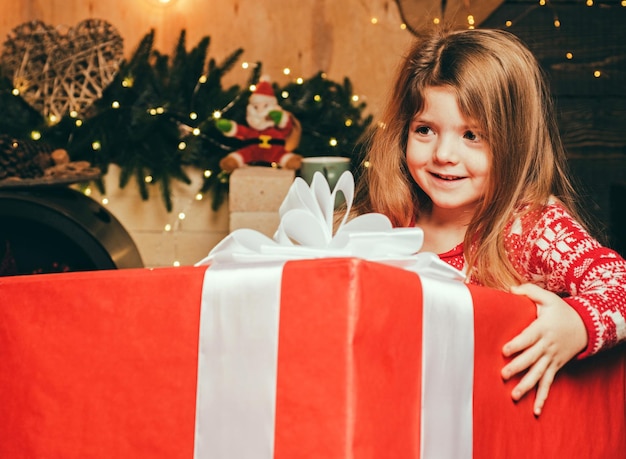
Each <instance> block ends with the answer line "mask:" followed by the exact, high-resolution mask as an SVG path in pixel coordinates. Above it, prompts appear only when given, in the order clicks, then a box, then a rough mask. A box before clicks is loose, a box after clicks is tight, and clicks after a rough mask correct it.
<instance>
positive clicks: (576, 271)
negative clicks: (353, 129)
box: [355, 29, 626, 416]
mask: <svg viewBox="0 0 626 459" xmlns="http://www.w3.org/2000/svg"><path fill="white" fill-rule="evenodd" d="M393 88H394V90H393V91H392V94H391V97H390V100H389V102H388V104H387V107H386V109H385V111H384V113H383V116H382V120H381V123H380V124H379V125H378V126H377V128H376V129H375V132H373V133H372V135H371V137H370V138H369V139H368V152H367V154H366V157H365V161H367V162H364V164H368V165H369V167H367V168H364V169H363V171H362V176H361V178H360V180H358V183H357V196H356V203H355V205H356V209H355V211H356V213H366V212H380V213H383V214H385V215H387V216H388V217H389V219H390V220H391V221H392V223H393V224H394V225H396V226H413V225H415V226H418V227H421V228H422V229H423V230H424V245H423V249H422V250H424V251H429V252H435V253H437V254H439V256H440V257H441V259H442V260H444V261H446V262H448V263H449V264H451V265H453V266H455V267H456V268H459V269H462V270H464V271H465V272H466V273H467V275H468V282H469V283H472V284H479V285H484V286H488V287H493V288H498V289H503V290H509V291H511V292H513V293H515V294H518V295H525V296H527V297H528V298H530V299H531V300H532V301H534V302H535V303H536V304H537V319H536V320H535V321H534V322H533V323H532V324H530V325H529V326H528V327H527V328H526V329H525V330H524V331H522V332H521V333H520V334H519V335H518V336H516V337H514V338H513V339H512V340H511V341H509V342H508V343H506V344H505V345H504V348H503V353H504V355H505V356H506V357H512V360H511V361H510V362H509V363H508V364H507V365H506V366H505V367H504V368H503V369H502V377H503V378H504V379H509V378H511V377H512V376H514V375H516V374H520V373H523V372H525V374H524V376H523V377H522V378H521V380H520V382H519V383H518V384H517V385H516V386H515V388H514V389H513V392H512V397H513V399H514V400H519V399H520V398H521V397H522V396H523V395H524V394H526V393H527V392H528V391H529V390H531V389H532V388H533V387H535V386H537V394H536V398H535V403H534V413H535V415H537V416H538V415H539V414H540V413H541V410H542V407H543V405H544V403H545V400H546V398H547V396H548V391H549V388H550V385H551V384H552V381H553V379H554V377H555V375H556V373H557V371H558V370H559V369H560V368H561V367H562V366H563V365H565V364H566V363H567V362H568V361H570V360H571V359H573V358H584V357H588V356H590V355H592V354H595V353H597V352H599V351H601V350H604V349H607V348H609V347H612V346H614V345H616V344H617V343H618V342H621V341H624V340H626V261H625V260H624V259H623V258H622V257H620V256H619V255H618V254H617V253H616V252H614V251H612V250H610V249H608V248H606V247H603V246H602V245H600V244H599V243H598V242H597V241H596V240H595V239H593V238H592V237H591V236H590V235H589V234H588V232H587V230H586V229H585V227H584V226H583V223H582V220H581V218H580V216H579V215H578V213H577V211H576V202H577V199H576V197H575V192H574V190H573V188H572V186H571V183H570V180H569V179H568V177H567V173H566V169H567V163H566V157H565V153H564V149H563V146H562V143H561V139H560V135H559V133H558V129H557V125H556V121H555V117H554V114H553V108H552V105H551V97H550V94H549V92H548V89H547V87H546V84H545V82H544V77H543V74H542V72H541V70H540V67H539V65H538V63H537V61H536V60H535V58H534V57H533V55H532V54H531V52H530V51H529V50H528V49H527V48H526V46H525V45H523V44H522V43H521V42H520V40H519V39H517V38H516V37H515V36H514V35H512V34H510V33H508V32H505V31H501V30H485V29H476V30H462V31H454V32H448V33H445V32H441V31H440V32H436V33H435V34H434V35H429V36H425V37H422V38H421V39H418V40H417V41H416V43H415V44H414V45H413V47H412V48H411V49H410V50H409V53H408V54H407V56H406V57H405V59H404V60H403V61H402V64H401V66H400V67H399V70H398V74H397V77H396V80H395V85H394V87H393Z"/></svg>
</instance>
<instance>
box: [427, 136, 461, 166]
mask: <svg viewBox="0 0 626 459" xmlns="http://www.w3.org/2000/svg"><path fill="white" fill-rule="evenodd" d="M456 148H457V145H455V142H454V141H453V140H452V139H447V138H445V137H440V138H439V141H438V142H437V144H436V145H435V149H434V150H433V160H434V161H436V162H439V163H456V162H457V161H458V156H457V154H456Z"/></svg>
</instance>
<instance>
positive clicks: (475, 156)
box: [406, 86, 491, 223]
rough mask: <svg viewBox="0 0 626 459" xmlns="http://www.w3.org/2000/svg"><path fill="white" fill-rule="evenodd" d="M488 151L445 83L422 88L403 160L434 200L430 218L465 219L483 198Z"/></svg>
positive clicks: (481, 135)
mask: <svg viewBox="0 0 626 459" xmlns="http://www.w3.org/2000/svg"><path fill="white" fill-rule="evenodd" d="M490 157H491V151H490V149H489V145H488V143H487V141H486V139H485V138H484V137H483V134H482V131H481V128H480V127H479V126H477V125H476V123H475V122H474V121H473V120H471V119H467V118H466V117H465V116H464V115H463V114H462V113H461V111H460V110H459V106H458V104H457V101H456V95H455V92H454V91H453V90H452V89H451V88H449V87H442V86H437V87H431V88H427V89H426V90H425V92H424V108H423V110H422V111H421V112H420V113H418V114H417V115H416V116H415V118H414V119H413V121H412V123H411V126H410V131H409V136H408V139H407V150H406V159H407V164H408V167H409V170H410V172H411V176H412V177H413V179H414V180H415V182H416V183H417V184H418V186H419V187H420V188H421V189H422V190H423V191H424V192H425V193H426V194H427V195H428V197H429V198H430V199H431V200H432V213H431V217H437V216H439V217H443V216H444V215H445V216H446V220H449V219H451V220H455V221H456V222H457V223H458V222H459V221H461V220H462V221H468V219H469V218H471V215H472V214H473V211H474V209H475V207H476V204H477V203H478V201H479V200H480V199H481V198H482V197H483V195H484V193H485V189H486V186H487V183H488V178H489V168H490V164H491V162H490Z"/></svg>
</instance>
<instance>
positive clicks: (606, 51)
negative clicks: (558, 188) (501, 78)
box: [482, 0, 626, 250]
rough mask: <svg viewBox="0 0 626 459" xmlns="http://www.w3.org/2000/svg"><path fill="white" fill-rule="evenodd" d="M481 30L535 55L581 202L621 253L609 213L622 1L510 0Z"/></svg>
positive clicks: (617, 153) (622, 107) (625, 149)
mask: <svg viewBox="0 0 626 459" xmlns="http://www.w3.org/2000/svg"><path fill="white" fill-rule="evenodd" d="M508 20H510V21H512V24H511V25H510V27H507V26H506V21H508ZM555 20H558V21H560V27H555V24H554V21H555ZM482 26H483V27H497V28H504V29H507V30H510V31H511V32H513V33H515V34H516V35H518V36H519V37H520V38H522V39H523V40H524V41H525V42H526V43H527V44H528V45H529V47H530V49H531V50H532V51H533V53H534V54H535V56H537V59H538V60H539V62H540V63H541V65H542V67H543V69H544V70H545V71H546V73H547V74H548V77H549V81H550V86H551V89H552V92H553V95H554V97H555V102H556V106H557V114H558V121H559V126H560V129H561V133H562V135H563V141H564V144H565V148H566V150H567V152H568V156H569V160H570V166H571V169H572V171H573V173H574V176H575V179H576V180H577V181H578V182H579V184H580V185H581V193H582V198H583V201H584V204H585V206H586V208H587V210H588V212H589V213H590V214H591V216H592V218H593V219H595V220H596V222H597V224H598V226H599V227H601V228H602V227H604V229H605V234H606V236H607V237H610V239H609V242H610V243H611V244H612V245H613V246H614V247H616V248H619V249H620V250H624V248H625V247H626V229H625V227H624V225H623V219H622V220H620V221H618V220H617V219H616V212H615V211H613V212H612V211H611V209H615V208H616V207H617V204H618V202H619V203H621V202H624V201H626V195H624V194H623V193H624V190H626V188H625V187H624V186H623V184H624V183H626V7H623V6H621V4H620V2H619V1H604V2H598V1H595V2H593V6H586V3H585V2H584V1H582V0H554V1H549V2H547V4H546V6H539V3H538V2H537V1H536V0H508V1H506V2H505V3H504V4H503V5H502V6H500V8H498V9H497V10H496V11H495V12H494V13H493V14H492V15H491V16H490V17H489V18H488V19H487V20H486V21H485V22H484V23H483V24H482ZM568 52H569V53H572V57H571V59H568V58H567V56H566V54H567V53H568ZM595 71H599V72H600V75H599V77H595V76H594V72H595ZM620 222H621V223H620Z"/></svg>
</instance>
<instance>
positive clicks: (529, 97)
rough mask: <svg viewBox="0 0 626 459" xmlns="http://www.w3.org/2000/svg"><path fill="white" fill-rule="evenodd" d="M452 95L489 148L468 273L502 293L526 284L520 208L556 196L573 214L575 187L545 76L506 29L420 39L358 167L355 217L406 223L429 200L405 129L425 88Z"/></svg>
mask: <svg viewBox="0 0 626 459" xmlns="http://www.w3.org/2000/svg"><path fill="white" fill-rule="evenodd" d="M433 86H446V87H450V88H452V89H453V90H454V91H455V92H456V97H457V101H458V104H459V108H460V110H461V112H462V114H463V115H464V116H465V117H467V118H469V119H472V120H474V121H476V122H477V123H478V124H479V125H480V126H481V128H482V130H483V131H484V132H485V133H486V134H487V141H488V143H489V147H490V150H491V153H492V157H491V172H490V174H489V180H488V184H487V187H486V190H485V195H484V196H483V198H482V200H481V201H480V202H479V203H478V206H477V207H476V211H475V214H474V216H473V218H472V219H471V222H470V223H469V226H468V228H467V231H466V234H465V240H464V251H465V258H466V262H467V266H468V272H471V274H472V276H473V277H474V278H475V279H476V280H477V281H478V282H480V283H481V284H483V285H487V286H490V287H494V288H503V289H506V288H507V287H508V286H510V285H512V284H513V283H518V282H520V281H521V280H522V279H521V276H520V274H519V273H517V272H516V271H515V269H514V268H513V266H512V265H511V263H510V262H509V259H508V257H507V254H506V251H505V246H504V236H505V231H504V230H505V227H506V225H507V224H508V223H509V222H510V221H511V219H512V218H513V215H514V214H515V212H517V211H519V209H520V208H521V207H522V206H524V209H525V211H528V212H530V211H533V210H537V209H539V208H541V207H542V206H544V205H545V204H546V203H547V202H548V200H549V199H550V197H555V198H556V199H558V200H560V201H561V202H562V203H563V205H564V206H565V207H566V208H567V209H568V210H569V211H570V212H571V213H572V214H573V215H574V216H575V217H578V212H577V211H576V205H575V202H576V198H575V192H574V189H573V187H572V184H571V182H570V179H569V178H568V174H567V161H566V156H565V152H564V148H563V145H562V142H561V137H560V135H559V132H558V127H557V124H556V119H555V115H554V109H553V105H552V99H551V96H550V93H549V90H548V88H547V85H546V82H545V76H544V74H543V72H542V70H541V68H540V66H539V65H538V63H537V61H536V59H535V57H534V56H533V54H532V53H531V51H530V50H529V49H528V48H527V47H526V46H525V45H524V44H523V43H522V42H521V41H520V40H519V39H518V38H517V37H516V36H515V35H513V34H511V33H508V32H506V31H502V30H489V29H475V30H460V31H447V32H446V31H441V30H440V31H435V32H432V33H430V34H428V35H425V36H423V37H419V38H417V40H416V41H415V43H414V44H413V45H412V47H411V48H410V49H409V51H408V53H407V54H406V56H405V57H404V59H403V60H402V62H401V64H400V66H399V67H398V70H397V75H396V78H395V83H394V85H393V87H392V92H391V94H390V97H389V100H388V103H387V105H386V108H385V109H384V111H383V113H382V117H381V120H380V123H378V125H377V126H375V127H374V129H373V130H372V132H370V133H369V135H368V138H367V141H366V145H367V153H366V155H365V157H364V161H363V164H368V165H369V167H362V168H361V169H360V170H359V172H360V173H359V174H358V176H359V177H360V179H359V180H358V181H357V189H356V199H355V209H354V210H355V213H365V212H380V213H383V214H385V215H387V216H388V217H389V218H390V220H391V221H392V223H393V224H394V225H395V226H408V225H410V224H411V223H412V222H414V221H415V219H416V218H418V217H419V215H420V212H422V211H427V210H428V209H429V206H430V205H431V202H430V199H429V198H428V196H427V195H426V194H425V193H424V192H423V191H422V190H421V189H420V188H419V187H418V186H417V184H416V183H415V182H414V181H413V179H412V178H411V175H410V173H409V171H408V170H407V164H406V145H407V137H408V131H409V125H410V123H411V120H412V119H413V117H414V116H415V115H416V114H417V113H419V112H420V111H421V110H422V107H423V104H424V89H425V88H428V87H433Z"/></svg>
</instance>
